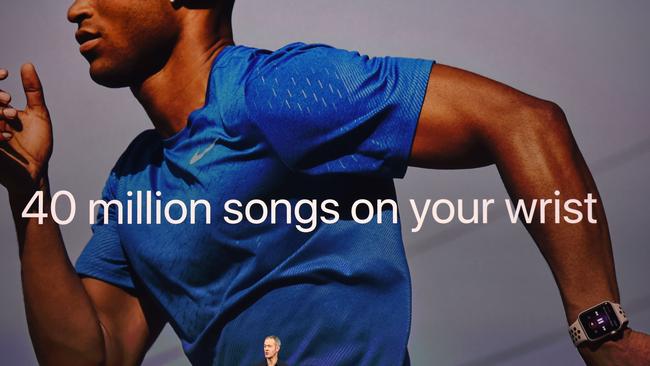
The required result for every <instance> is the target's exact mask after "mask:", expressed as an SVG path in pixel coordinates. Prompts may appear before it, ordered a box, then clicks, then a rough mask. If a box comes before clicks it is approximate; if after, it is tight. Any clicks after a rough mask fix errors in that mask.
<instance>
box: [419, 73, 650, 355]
mask: <svg viewBox="0 0 650 366" xmlns="http://www.w3.org/2000/svg"><path fill="white" fill-rule="evenodd" d="M409 164H410V165H412V166H418V167H425V168H445V169H456V168H470V167H478V166H484V165H489V164H496V166H497V168H498V170H499V173H500V174H501V178H502V179H503V182H504V184H505V186H506V189H507V190H508V193H509V194H510V196H511V197H512V199H520V198H521V199H524V200H526V201H529V200H531V199H535V198H538V199H539V198H551V197H553V198H554V196H553V192H554V191H555V190H558V191H560V192H561V197H560V198H562V199H569V198H583V199H584V198H586V196H587V193H592V194H593V198H595V199H596V200H597V201H598V203H597V204H596V205H595V208H594V213H593V217H594V218H595V219H596V220H597V221H598V223H597V224H590V223H589V222H587V220H583V221H582V222H580V223H578V224H569V223H560V224H554V223H552V222H553V219H552V218H551V219H550V220H549V218H548V217H547V222H551V223H547V224H540V223H539V220H535V221H537V223H535V221H533V223H531V224H527V225H526V229H527V230H528V232H529V233H530V234H531V236H532V238H533V239H534V240H535V242H536V243H537V245H538V247H539V249H540V251H541V252H542V255H543V256H544V258H545V259H546V261H547V262H548V264H549V266H550V268H551V271H552V272H553V275H554V278H555V280H556V282H557V285H558V287H559V290H560V294H561V296H562V301H563V304H564V308H565V312H566V317H567V321H568V322H569V323H572V322H573V321H574V320H575V319H576V318H577V316H578V314H579V313H580V312H581V311H582V310H586V309H587V308H589V307H591V306H593V305H596V304H598V303H600V302H602V301H604V300H612V301H615V302H619V293H618V287H617V283H616V274H615V270H614V261H613V256H612V248H611V243H610V237H609V230H608V227H607V220H606V218H605V212H604V209H603V206H602V203H601V199H600V196H599V195H598V191H597V189H596V185H595V183H594V180H593V178H592V176H591V173H590V172H589V169H588V167H587V165H586V164H585V161H584V159H583V157H582V155H581V153H580V151H579V149H578V147H577V145H576V142H575V140H574V138H573V136H572V134H571V130H570V128H569V125H568V123H567V120H566V117H565V115H564V113H563V112H562V110H561V109H560V108H559V107H558V106H557V105H555V104H553V103H551V102H548V101H544V100H540V99H537V98H534V97H532V96H530V95H527V94H524V93H522V92H519V91H517V90H515V89H513V88H510V87H508V86H506V85H503V84H501V83H498V82H495V81H492V80H489V79H487V78H484V77H481V76H479V75H476V74H473V73H470V72H466V71H462V70H459V69H456V68H452V67H449V66H444V65H436V66H434V67H433V69H432V72H431V75H430V79H429V84H428V87H427V93H426V96H425V100H424V105H423V107H422V112H421V115H420V119H419V122H418V127H417V131H416V136H415V139H414V142H413V147H412V151H411V159H410V162H409ZM580 353H581V354H582V356H583V358H584V359H585V361H587V362H588V363H590V364H593V365H605V364H607V365H611V364H617V365H640V364H643V363H644V362H645V363H647V362H650V337H648V336H646V335H645V334H641V333H636V332H632V331H630V330H627V331H626V332H625V333H624V336H623V338H622V339H620V340H619V341H617V342H605V343H604V344H603V345H602V346H601V347H599V348H597V349H595V348H592V349H589V348H587V347H581V350H580ZM614 360H615V361H614Z"/></svg>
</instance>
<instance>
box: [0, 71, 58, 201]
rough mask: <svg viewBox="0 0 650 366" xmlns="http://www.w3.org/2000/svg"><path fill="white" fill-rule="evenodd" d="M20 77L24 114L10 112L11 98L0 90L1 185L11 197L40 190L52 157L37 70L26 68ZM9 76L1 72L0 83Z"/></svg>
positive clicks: (48, 117) (21, 111) (50, 130)
mask: <svg viewBox="0 0 650 366" xmlns="http://www.w3.org/2000/svg"><path fill="white" fill-rule="evenodd" d="M20 74H21V78H22V83H23V89H24V90H25V96H26V99H27V105H26V107H25V109H24V110H18V109H15V108H13V107H12V106H11V105H10V104H9V103H10V102H11V95H10V94H9V93H7V92H5V91H3V90H0V184H2V185H4V186H5V187H7V189H8V190H9V192H10V193H11V194H13V193H16V192H21V191H25V190H27V192H25V193H29V191H30V190H34V189H37V188H39V187H41V186H42V185H43V182H44V180H45V178H46V173H47V164H48V162H49V160H50V156H51V155H52V123H51V122H50V115H49V113H48V111H47V107H46V106H45V99H44V98H43V88H42V86H41V82H40V80H39V78H38V75H37V74H36V69H35V68H34V66H33V65H32V64H25V65H23V66H22V68H21V70H20ZM8 76H9V73H8V72H7V70H4V69H0V80H4V79H6V78H7V77H8Z"/></svg>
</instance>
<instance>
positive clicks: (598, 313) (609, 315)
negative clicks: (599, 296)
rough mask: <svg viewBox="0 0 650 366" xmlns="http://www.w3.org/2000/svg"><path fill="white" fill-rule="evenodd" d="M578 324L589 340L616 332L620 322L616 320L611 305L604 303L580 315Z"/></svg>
mask: <svg viewBox="0 0 650 366" xmlns="http://www.w3.org/2000/svg"><path fill="white" fill-rule="evenodd" d="M579 318H580V323H581V324H582V328H584V330H585V332H586V333H587V337H588V338H589V339H591V340H596V339H599V338H601V337H603V336H605V335H608V334H610V333H613V332H615V331H617V330H618V329H619V328H620V326H621V322H620V321H619V320H618V317H617V316H616V313H615V311H614V307H613V306H612V304H610V303H608V302H605V303H602V304H600V305H596V306H594V307H593V308H591V309H589V310H586V311H584V312H582V314H580V317H579Z"/></svg>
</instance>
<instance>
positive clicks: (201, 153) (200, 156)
mask: <svg viewBox="0 0 650 366" xmlns="http://www.w3.org/2000/svg"><path fill="white" fill-rule="evenodd" d="M217 142H219V139H215V140H214V141H212V143H210V144H209V145H208V146H207V147H206V148H205V149H203V150H201V151H197V152H195V153H194V156H192V159H190V165H194V164H195V163H196V162H197V161H199V160H201V159H203V157H204V156H205V155H206V154H207V153H209V152H210V150H212V149H213V148H214V146H215V145H216V144H217Z"/></svg>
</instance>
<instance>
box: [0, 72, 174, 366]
mask: <svg viewBox="0 0 650 366" xmlns="http://www.w3.org/2000/svg"><path fill="white" fill-rule="evenodd" d="M7 76H8V73H7V72H6V71H5V70H0V80H3V79H5V78H6V77H7ZM21 76H22V81H23V86H24V89H25V95H26V97H27V106H26V108H25V109H24V110H20V111H18V110H16V109H14V108H13V107H11V106H10V105H9V103H10V97H8V94H7V93H4V92H1V91H0V92H1V93H2V94H0V109H1V111H0V183H2V185H4V186H5V187H6V188H7V190H8V191H9V197H10V203H11V210H12V214H13V218H14V223H15V226H16V233H17V237H18V245H19V256H20V262H21V277H22V285H23V294H24V300H25V311H26V316H27V324H28V327H29V332H30V336H31V338H32V343H33V345H34V350H35V352H36V356H37V358H38V361H39V363H40V364H42V365H135V364H139V363H140V362H141V360H142V358H143V357H144V354H145V352H146V350H147V349H148V347H149V346H150V345H151V343H153V340H154V339H155V338H156V337H157V335H158V334H159V333H160V331H161V329H162V327H163V326H164V321H163V320H162V316H160V315H159V314H157V312H156V311H155V310H154V307H153V306H152V305H151V303H150V302H149V301H148V300H147V299H143V298H139V297H137V296H134V295H132V294H130V293H128V292H127V291H125V290H123V289H121V288H119V287H116V286H113V285H110V284H108V283H105V282H102V281H99V280H95V279H91V278H84V279H83V280H82V279H80V278H79V276H78V275H77V273H76V271H75V269H74V267H73V266H72V263H71V262H70V259H69V257H68V255H67V253H66V250H65V245H64V243H63V239H62V236H61V232H60V230H59V227H58V225H57V224H56V223H55V222H54V221H53V220H52V219H51V215H49V212H47V207H49V206H50V205H49V202H48V200H49V198H50V195H49V186H48V179H47V164H48V162H49V157H50V155H51V151H52V130H51V123H50V118H49V114H48V111H47V108H46V106H45V102H44V99H43V92H42V88H41V84H40V81H39V79H38V76H37V75H36V71H35V69H34V67H33V66H32V65H24V66H23V68H22V69H21ZM38 190H41V191H43V197H44V202H43V208H44V211H45V213H48V217H47V218H45V219H44V220H43V223H41V224H39V223H38V219H36V218H23V217H22V216H23V215H22V212H23V209H24V207H25V206H26V204H27V203H28V202H29V199H30V198H31V196H32V195H33V193H34V192H36V191H38Z"/></svg>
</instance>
